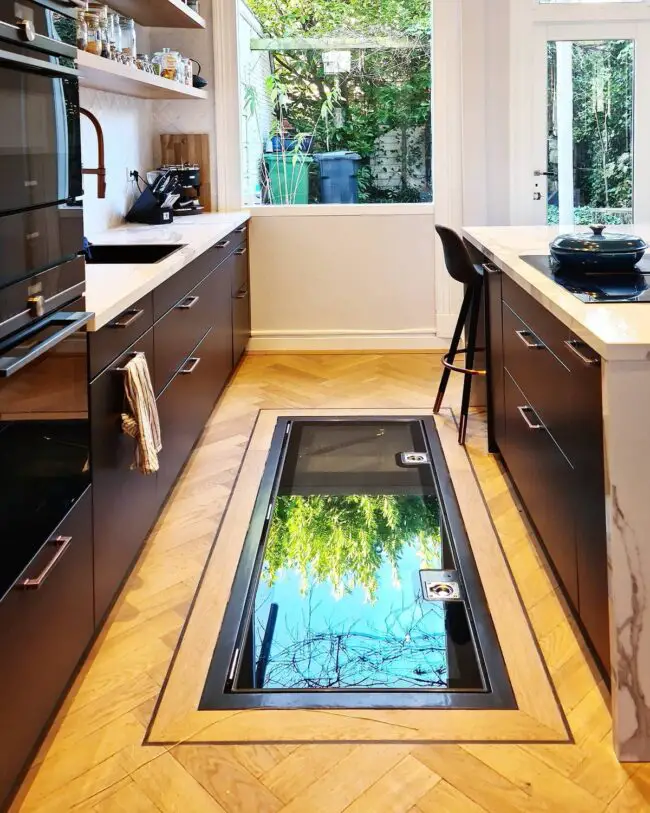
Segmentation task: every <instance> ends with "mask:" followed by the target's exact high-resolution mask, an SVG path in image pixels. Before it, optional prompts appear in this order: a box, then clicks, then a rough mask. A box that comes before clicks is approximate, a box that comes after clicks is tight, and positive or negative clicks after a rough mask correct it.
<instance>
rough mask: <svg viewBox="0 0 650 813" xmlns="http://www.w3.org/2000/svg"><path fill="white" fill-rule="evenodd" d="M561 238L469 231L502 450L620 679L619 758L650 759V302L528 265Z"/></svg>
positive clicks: (615, 679) (587, 627)
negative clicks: (572, 284) (598, 292)
mask: <svg viewBox="0 0 650 813" xmlns="http://www.w3.org/2000/svg"><path fill="white" fill-rule="evenodd" d="M619 230H621V231H626V232H630V233H633V234H638V235H640V236H642V237H645V238H646V240H647V241H648V240H650V228H648V227H645V228H644V227H641V226H628V227H624V228H621V229H619ZM560 231H567V230H566V229H562V230H559V229H558V227H499V228H493V227H480V228H479V227H477V228H468V229H465V230H464V236H465V239H466V240H467V241H468V242H469V243H470V244H471V246H473V248H474V249H476V250H478V252H479V253H480V255H482V259H483V260H484V262H485V263H486V278H487V286H486V287H487V292H488V296H487V308H486V317H487V319H486V321H487V326H488V327H487V332H488V389H489V394H488V403H489V408H490V417H489V423H490V440H491V447H492V449H493V450H494V451H499V452H501V454H502V456H503V459H504V461H505V463H506V466H507V468H508V470H509V472H510V474H511V477H512V480H513V482H514V484H515V486H516V487H517V489H518V491H519V493H520V496H521V497H522V501H523V503H524V505H525V506H526V508H527V509H528V513H529V515H530V516H531V519H532V520H533V523H534V524H535V526H536V528H537V531H538V534H539V536H540V538H541V540H542V543H543V545H544V547H545V549H546V551H547V553H548V555H549V559H550V561H551V563H552V565H553V568H554V570H555V572H556V575H558V578H559V581H560V583H561V585H562V587H563V589H564V592H565V595H566V596H567V598H568V600H569V603H570V604H571V606H572V608H573V609H574V611H575V613H576V616H577V617H578V618H579V620H580V622H581V626H582V628H583V630H584V631H585V633H586V637H587V640H588V641H589V642H590V643H591V646H592V649H593V650H594V651H595V652H596V654H597V656H599V660H600V664H601V666H603V665H604V666H605V667H608V668H609V670H610V672H611V688H612V715H613V736H614V745H615V748H616V753H617V755H618V757H619V759H620V760H621V761H626V762H633V761H650V545H649V544H648V540H649V539H650V499H649V497H648V484H649V483H650V431H649V430H648V428H647V427H646V426H645V416H646V414H647V413H648V410H649V408H650V303H643V302H638V303H612V304H594V303H587V302H583V301H581V300H579V299H578V298H576V296H574V295H573V294H572V293H571V292H569V291H568V290H566V289H565V288H563V287H561V286H560V285H559V284H558V283H557V282H555V281H554V280H553V278H552V277H550V276H547V275H545V274H544V273H542V272H541V271H539V270H536V268H535V267H533V266H532V265H531V264H529V263H528V262H526V261H524V260H522V259H521V257H522V256H529V255H547V254H548V246H549V243H550V242H551V241H552V240H553V239H554V237H555V236H557V234H558V233H560ZM540 351H541V352H540ZM601 537H602V545H601V541H600V540H601ZM608 607H609V611H608Z"/></svg>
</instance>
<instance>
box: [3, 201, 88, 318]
mask: <svg viewBox="0 0 650 813" xmlns="http://www.w3.org/2000/svg"><path fill="white" fill-rule="evenodd" d="M82 245H83V212H82V209H81V208H80V207H75V206H66V205H65V204H62V205H57V206H46V207H44V208H42V209H30V210H29V211H26V212H18V213H16V214H9V215H5V216H4V217H0V256H1V257H2V263H1V264H0V289H2V288H5V287H6V286H8V285H12V284H13V283H15V282H19V281H20V280H24V279H26V278H27V277H30V276H33V275H34V274H36V273H38V272H40V271H43V270H44V269H46V268H51V267H52V266H54V265H58V264H60V263H61V262H62V261H64V260H72V259H74V258H75V257H76V256H77V255H78V254H79V251H80V248H81V246H82ZM81 279H83V276H82V277H81ZM3 298H4V297H3ZM1 312H2V305H0V313H1ZM0 321H1V317H0Z"/></svg>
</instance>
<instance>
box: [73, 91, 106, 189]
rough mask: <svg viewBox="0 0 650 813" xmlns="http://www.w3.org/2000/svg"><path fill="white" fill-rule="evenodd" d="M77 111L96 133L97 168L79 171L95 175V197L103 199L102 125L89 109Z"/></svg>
mask: <svg viewBox="0 0 650 813" xmlns="http://www.w3.org/2000/svg"><path fill="white" fill-rule="evenodd" d="M79 112H80V113H83V114H84V116H86V118H88V119H90V121H91V122H92V125H93V127H94V128H95V132H96V133H97V163H98V167H97V169H82V170H81V171H82V173H83V174H84V175H96V176H97V197H98V198H102V199H103V198H105V197H106V166H105V159H104V133H103V131H102V125H101V124H100V123H99V120H98V118H97V116H95V114H94V113H91V112H90V110H86V109H85V108H84V107H80V108H79Z"/></svg>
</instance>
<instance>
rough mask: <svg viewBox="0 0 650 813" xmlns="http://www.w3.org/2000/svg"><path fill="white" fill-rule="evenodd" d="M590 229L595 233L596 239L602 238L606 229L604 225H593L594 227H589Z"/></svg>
mask: <svg viewBox="0 0 650 813" xmlns="http://www.w3.org/2000/svg"><path fill="white" fill-rule="evenodd" d="M589 228H590V229H591V230H592V232H593V233H594V235H595V236H596V237H600V236H601V235H602V233H603V232H604V231H605V228H606V227H605V226H602V225H593V226H589Z"/></svg>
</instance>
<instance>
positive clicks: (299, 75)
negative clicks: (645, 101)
mask: <svg viewBox="0 0 650 813" xmlns="http://www.w3.org/2000/svg"><path fill="white" fill-rule="evenodd" d="M249 6H250V7H251V9H252V11H253V12H254V13H255V15H256V16H257V17H258V19H259V20H260V22H261V24H262V26H263V28H264V32H265V35H267V36H272V37H273V36H275V37H283V38H286V37H294V38H295V37H311V38H323V37H334V36H337V37H341V36H342V37H363V38H369V37H388V38H399V39H404V38H407V39H409V40H410V41H412V42H413V43H414V47H412V48H386V49H376V50H375V49H369V50H363V49H356V50H353V51H352V68H351V70H350V71H347V72H345V73H341V74H336V75H327V74H325V72H324V68H323V60H322V52H321V51H318V50H310V51H285V52H274V53H273V69H274V72H275V74H276V76H277V78H278V81H280V82H281V83H282V85H283V87H285V88H286V91H287V99H286V101H287V107H288V109H289V111H290V118H291V123H292V125H293V126H294V127H295V128H296V129H297V130H298V131H300V132H305V133H311V132H312V131H314V129H315V139H314V150H315V151H317V150H326V149H327V150H329V149H334V150H336V149H346V150H352V151H354V152H357V153H359V154H360V155H361V157H362V158H364V159H368V158H369V157H370V155H371V154H372V153H373V150H374V149H375V146H376V139H377V138H378V137H379V136H381V135H382V134H383V133H387V132H389V131H390V130H393V129H395V128H399V129H400V130H402V131H403V132H406V131H407V130H408V128H411V127H416V126H425V127H427V131H428V130H429V128H430V117H431V54H430V38H431V5H430V0H286V2H285V1H284V0H250V2H249ZM332 93H335V94H336V95H337V98H338V99H339V115H338V116H336V117H335V119H334V124H333V126H332V122H331V121H329V120H327V119H323V117H322V116H321V110H322V105H323V103H324V102H325V101H326V100H327V98H328V95H329V94H332ZM410 160H412V161H414V160H417V156H415V157H413V158H411V159H410ZM408 161H409V157H408V156H406V155H404V156H402V163H403V166H402V195H403V196H405V198H406V199H409V193H410V197H411V198H412V197H413V191H412V190H409V189H408V188H407V178H408V168H409V167H408ZM366 165H367V161H366ZM364 176H365V177H364ZM361 187H362V188H361V192H362V197H364V198H365V199H370V198H373V199H374V198H375V197H377V195H379V194H380V192H379V190H376V189H373V188H372V185H371V184H370V183H369V179H368V174H367V172H366V173H364V172H362V184H361ZM415 199H418V200H419V195H418V193H417V192H415Z"/></svg>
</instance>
